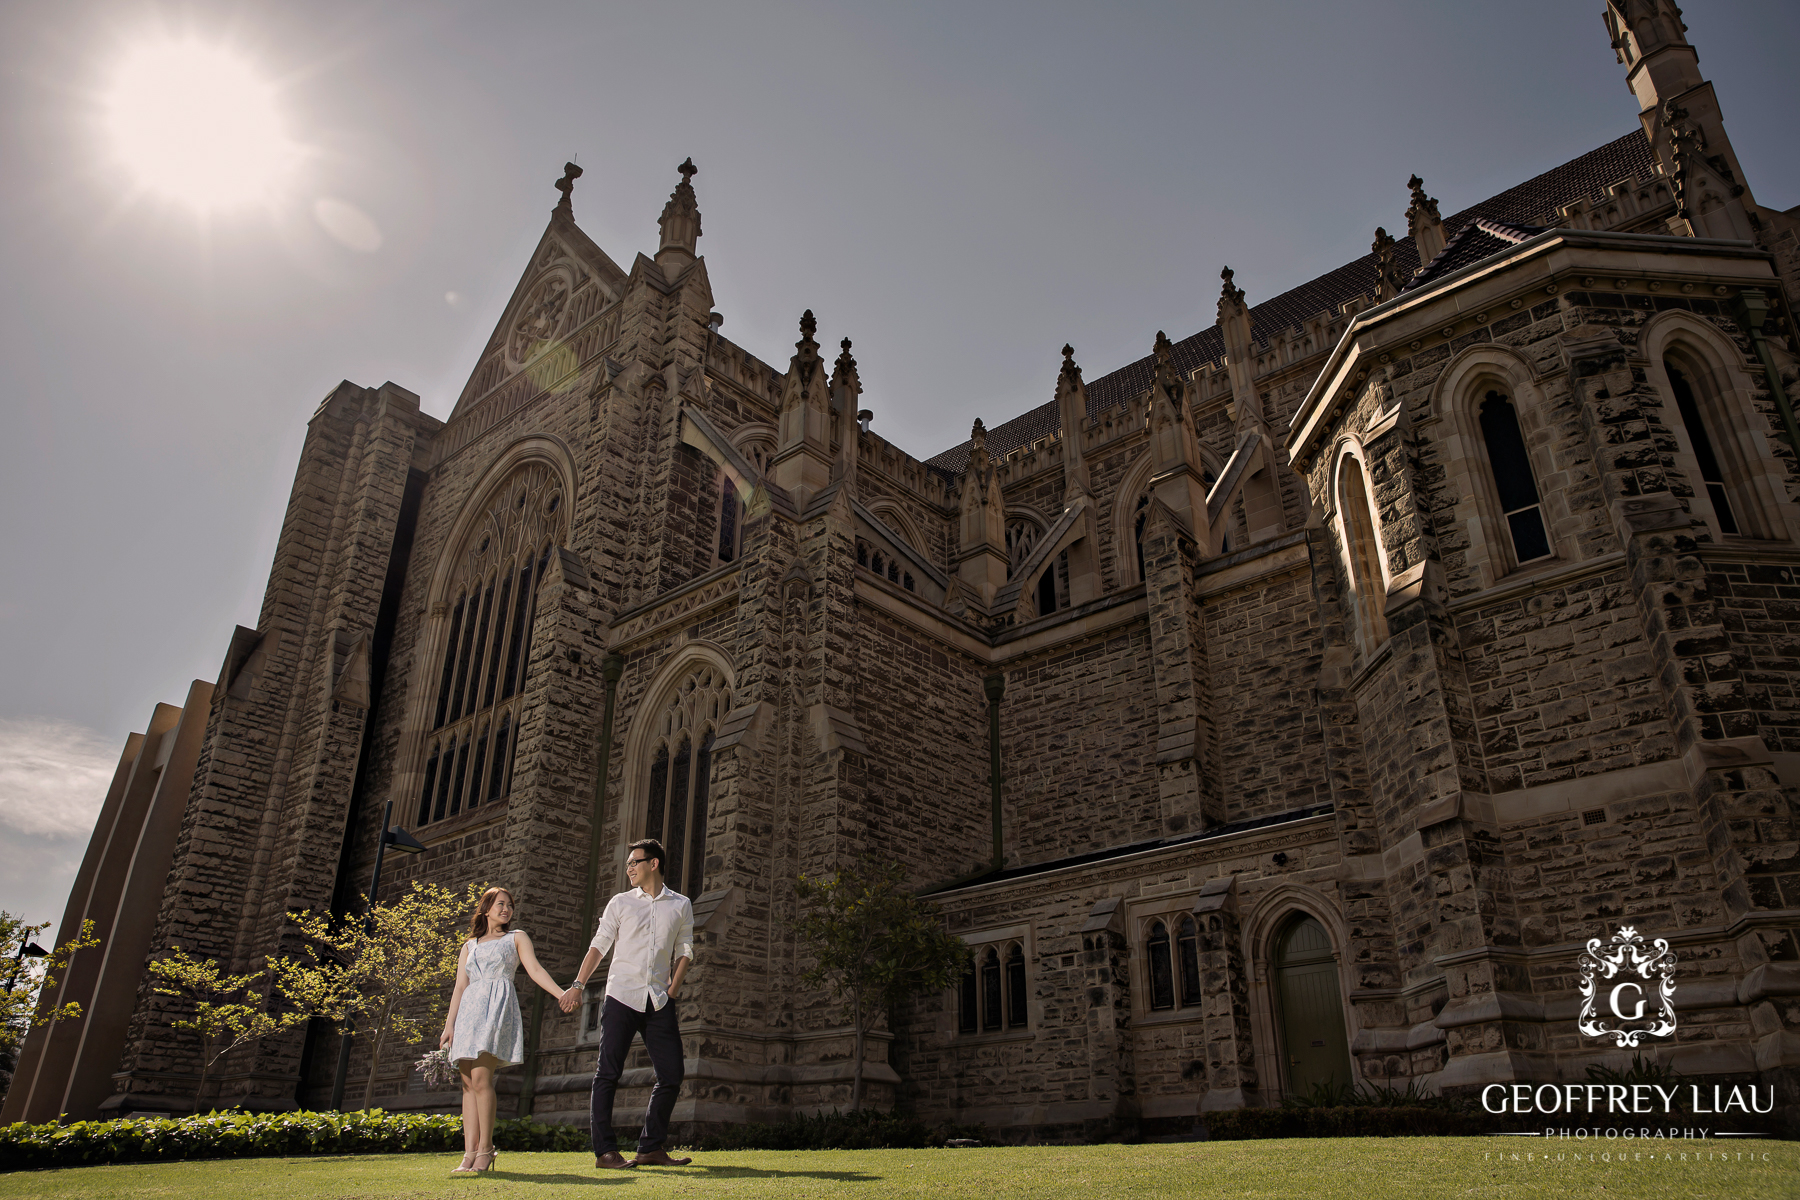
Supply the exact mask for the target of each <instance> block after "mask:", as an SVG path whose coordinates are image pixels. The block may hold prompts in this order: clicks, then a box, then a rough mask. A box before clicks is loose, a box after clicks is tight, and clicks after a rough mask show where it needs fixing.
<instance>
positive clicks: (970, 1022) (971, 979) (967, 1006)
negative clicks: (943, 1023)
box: [956, 959, 981, 1033]
mask: <svg viewBox="0 0 1800 1200" xmlns="http://www.w3.org/2000/svg"><path fill="white" fill-rule="evenodd" d="M975 996H976V992H975V963H974V960H972V959H971V960H970V961H969V962H968V963H966V964H964V966H963V973H962V979H961V980H960V981H958V983H957V987H956V1031H957V1032H958V1033H975V1032H976V1031H977V1030H979V1029H980V1028H981V1014H980V1012H979V1011H978V1010H979V1005H978V1004H977V1002H976V999H975Z"/></svg>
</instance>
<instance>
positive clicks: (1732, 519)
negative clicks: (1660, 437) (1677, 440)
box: [1663, 358, 1738, 533]
mask: <svg viewBox="0 0 1800 1200" xmlns="http://www.w3.org/2000/svg"><path fill="white" fill-rule="evenodd" d="M1663 369H1664V370H1665V371H1667V372H1668V373H1669V390H1670V391H1672V392H1674V393H1675V407H1676V410H1677V411H1679V412H1680V413H1681V423H1682V425H1683V426H1684V427H1686V429H1687V435H1688V444H1689V445H1691V446H1692V447H1693V448H1694V459H1695V461H1697V462H1698V463H1699V464H1700V480H1701V483H1702V484H1703V485H1704V486H1705V488H1706V497H1707V499H1709V500H1711V501H1712V507H1713V515H1714V516H1715V517H1717V518H1718V521H1719V532H1720V533H1737V532H1738V522H1737V514H1736V513H1735V512H1734V511H1732V507H1731V496H1730V494H1729V493H1728V492H1727V491H1726V490H1725V472H1724V470H1723V469H1722V468H1721V467H1720V466H1719V455H1718V452H1717V451H1715V450H1714V449H1713V443H1712V437H1711V435H1710V434H1709V433H1708V432H1707V429H1706V419H1705V418H1704V417H1702V416H1701V415H1700V402H1699V400H1698V399H1697V398H1696V397H1695V395H1694V385H1693V384H1692V383H1691V382H1690V381H1689V380H1688V377H1687V375H1686V374H1685V373H1684V372H1683V371H1682V369H1681V368H1680V367H1678V366H1676V365H1675V363H1674V362H1673V361H1672V360H1670V359H1666V358H1665V359H1663Z"/></svg>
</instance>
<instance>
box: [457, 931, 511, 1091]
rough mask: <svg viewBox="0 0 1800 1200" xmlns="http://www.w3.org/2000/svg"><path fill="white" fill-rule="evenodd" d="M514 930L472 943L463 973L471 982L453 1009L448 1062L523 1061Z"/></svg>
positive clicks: (502, 1064)
mask: <svg viewBox="0 0 1800 1200" xmlns="http://www.w3.org/2000/svg"><path fill="white" fill-rule="evenodd" d="M518 932H519V930H517V929H512V930H508V931H507V932H506V933H503V934H501V935H500V936H499V937H497V938H495V939H494V940H493V941H491V942H476V943H475V945H474V946H473V947H471V948H470V950H469V960H468V962H466V963H464V964H463V972H464V973H465V974H466V975H468V977H469V982H468V984H467V986H465V987H464V988H463V994H462V1003H461V1004H460V1005H458V1006H457V1009H456V1028H455V1030H453V1031H452V1032H451V1035H450V1061H451V1062H453V1063H455V1064H456V1065H457V1066H458V1067H465V1066H466V1067H489V1068H498V1067H510V1066H512V1065H514V1064H515V1063H522V1062H524V1061H525V1023H524V1022H523V1021H522V1020H520V1018H519V994H518V993H517V992H516V991H514V990H513V975H514V973H516V972H517V971H518V969H519V947H518V943H517V942H516V941H515V940H514V938H513V935H514V934H516V933H518Z"/></svg>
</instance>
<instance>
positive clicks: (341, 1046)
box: [331, 800, 425, 1112]
mask: <svg viewBox="0 0 1800 1200" xmlns="http://www.w3.org/2000/svg"><path fill="white" fill-rule="evenodd" d="M393 817H394V802H393V801H392V800H389V801H388V802H387V807H386V808H385V809H383V810H382V813H381V841H380V842H379V843H377V844H376V846H375V877H374V878H373V879H371V880H370V881H369V909H370V911H368V912H365V913H364V914H363V929H364V931H365V932H369V933H373V932H374V929H375V916H374V912H373V909H374V907H375V901H376V900H377V898H378V897H379V896H380V894H381V860H382V859H383V858H384V857H385V856H386V854H387V848H388V847H389V846H392V847H393V848H394V850H395V851H396V852H397V853H400V854H417V853H419V851H421V850H423V849H425V843H424V842H421V841H420V840H419V839H418V838H416V837H414V836H413V835H412V834H410V833H408V832H406V830H404V829H395V828H394V827H393V824H392V822H393ZM354 1036H355V1035H354V1034H349V1033H346V1034H344V1035H343V1036H342V1038H340V1039H339V1041H338V1060H337V1074H336V1075H335V1076H334V1077H333V1078H332V1081H331V1108H332V1111H333V1112H342V1111H343V1109H344V1079H345V1077H346V1076H348V1075H349V1073H350V1040H351V1038H352V1037H354Z"/></svg>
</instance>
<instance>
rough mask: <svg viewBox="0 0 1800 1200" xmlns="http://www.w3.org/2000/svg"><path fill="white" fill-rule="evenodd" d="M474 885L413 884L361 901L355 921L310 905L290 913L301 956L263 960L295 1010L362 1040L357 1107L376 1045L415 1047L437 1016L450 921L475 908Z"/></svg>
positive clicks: (456, 935) (376, 1059)
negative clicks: (463, 889) (395, 894)
mask: <svg viewBox="0 0 1800 1200" xmlns="http://www.w3.org/2000/svg"><path fill="white" fill-rule="evenodd" d="M481 890H482V888H481V885H480V884H473V885H471V886H470V888H469V891H468V894H467V895H466V896H458V895H456V893H454V892H452V891H450V890H449V889H447V888H443V887H439V886H438V885H437V884H434V883H419V882H415V883H414V884H413V885H412V889H411V890H410V891H409V892H407V893H406V894H405V895H404V896H402V897H401V898H400V899H398V900H396V901H393V902H391V903H381V904H371V905H368V911H367V913H366V914H365V915H364V917H363V918H362V919H361V920H356V919H351V920H346V921H343V922H340V923H334V922H333V921H332V919H331V917H330V916H329V915H328V914H324V913H314V912H312V911H310V910H308V911H305V912H299V913H292V914H290V915H291V916H292V917H293V920H294V923H295V924H297V925H299V926H300V932H301V933H303V934H305V935H306V938H307V946H306V959H305V961H299V960H295V959H289V958H271V959H270V960H269V966H270V968H271V969H272V970H273V971H274V973H275V986H276V988H277V990H279V991H280V992H281V994H282V995H284V996H286V997H287V998H288V999H289V1000H291V1001H292V1002H293V1003H294V1006H295V1007H296V1008H297V1009H299V1010H300V1011H301V1012H304V1013H306V1014H307V1015H308V1016H316V1017H322V1018H324V1019H325V1020H327V1021H330V1022H331V1023H332V1024H333V1025H334V1026H336V1027H337V1031H338V1032H339V1033H341V1034H352V1035H356V1036H360V1037H362V1038H365V1039H366V1040H367V1041H368V1042H369V1077H368V1082H367V1083H366V1085H365V1086H364V1088H363V1107H364V1108H365V1109H366V1108H368V1107H369V1105H370V1103H371V1102H372V1101H373V1099H374V1096H375V1072H376V1070H377V1068H378V1067H379V1066H380V1064H381V1050H382V1047H383V1046H385V1045H386V1044H387V1043H388V1042H389V1041H398V1042H400V1044H402V1045H405V1046H416V1045H418V1043H419V1042H420V1040H422V1039H423V1038H424V1036H425V1033H426V1030H427V1028H428V1027H432V1026H433V1023H434V1022H436V1021H438V1019H439V1018H440V1017H441V1016H442V1015H443V1011H444V1006H445V1005H446V1003H447V1002H448V999H449V990H450V987H449V985H450V983H451V981H452V980H454V979H455V978H456V959H457V954H458V952H459V951H460V950H461V949H462V944H463V934H462V933H461V932H460V931H458V930H457V929H456V928H455V921H456V919H457V918H458V917H459V916H461V915H462V914H463V913H464V912H466V911H468V910H470V909H473V908H474V907H475V904H476V902H477V901H479V900H480V898H481Z"/></svg>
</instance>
